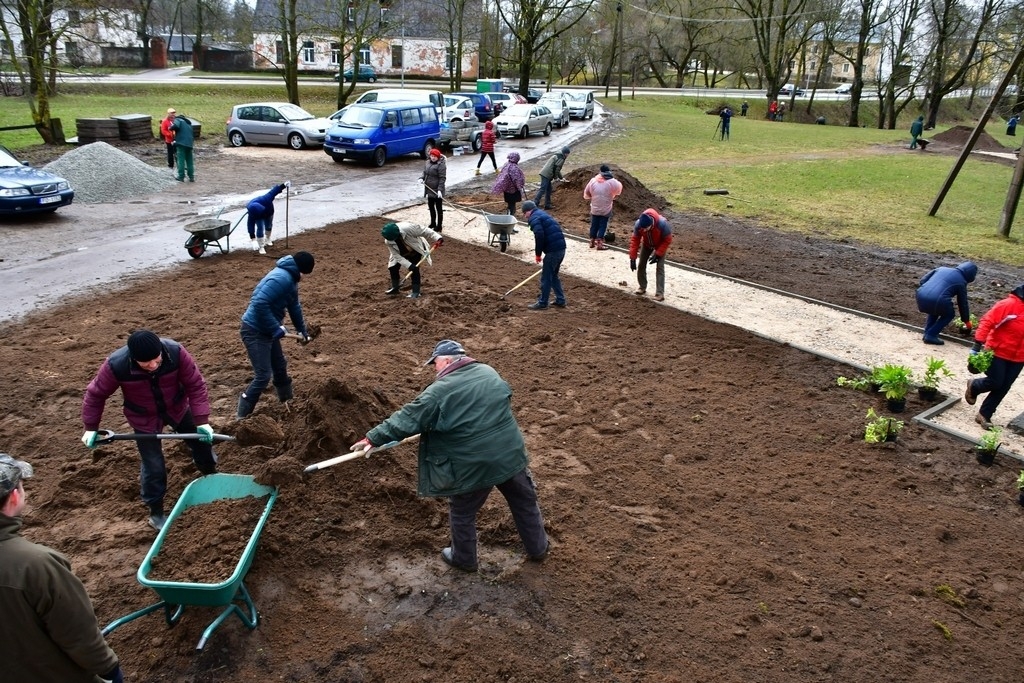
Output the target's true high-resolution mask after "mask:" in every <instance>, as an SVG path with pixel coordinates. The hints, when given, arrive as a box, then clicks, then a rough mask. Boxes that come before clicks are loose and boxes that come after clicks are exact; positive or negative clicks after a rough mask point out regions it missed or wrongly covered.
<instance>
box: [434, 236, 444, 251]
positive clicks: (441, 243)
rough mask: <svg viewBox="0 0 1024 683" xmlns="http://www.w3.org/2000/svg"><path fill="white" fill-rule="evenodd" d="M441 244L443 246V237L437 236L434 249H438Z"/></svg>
mask: <svg viewBox="0 0 1024 683" xmlns="http://www.w3.org/2000/svg"><path fill="white" fill-rule="evenodd" d="M443 246H444V238H443V237H438V238H437V241H436V242H434V249H440V248H441V247H443Z"/></svg>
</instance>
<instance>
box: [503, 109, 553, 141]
mask: <svg viewBox="0 0 1024 683" xmlns="http://www.w3.org/2000/svg"><path fill="white" fill-rule="evenodd" d="M551 120H552V115H551V110H550V109H548V108H547V107H545V106H544V105H542V104H513V105H512V106H511V107H509V108H508V109H506V110H505V111H503V112H501V114H499V115H498V118H496V119H494V128H495V129H496V130H497V133H498V135H505V136H507V137H515V136H519V137H521V138H525V137H527V136H528V135H529V134H530V133H543V134H544V135H551Z"/></svg>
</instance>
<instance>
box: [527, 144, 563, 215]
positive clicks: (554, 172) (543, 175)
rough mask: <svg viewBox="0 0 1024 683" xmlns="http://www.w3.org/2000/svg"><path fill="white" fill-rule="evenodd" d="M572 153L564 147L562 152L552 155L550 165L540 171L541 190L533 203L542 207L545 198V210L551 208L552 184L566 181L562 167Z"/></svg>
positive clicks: (545, 165) (547, 164)
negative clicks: (557, 181) (556, 181)
mask: <svg viewBox="0 0 1024 683" xmlns="http://www.w3.org/2000/svg"><path fill="white" fill-rule="evenodd" d="M571 151H572V150H571V149H569V148H568V147H563V148H562V151H561V152H556V153H555V154H553V155H551V158H550V159H548V163H546V164H544V168H542V169H541V170H540V189H538V190H537V195H536V196H535V197H534V198H533V203H534V204H536V205H537V206H540V205H541V201H540V200H541V199H542V198H543V199H544V208H545V209H550V208H551V183H552V182H554V181H555V180H565V177H564V176H563V175H562V165H563V164H564V163H565V159H566V157H568V156H569V153H570V152H571Z"/></svg>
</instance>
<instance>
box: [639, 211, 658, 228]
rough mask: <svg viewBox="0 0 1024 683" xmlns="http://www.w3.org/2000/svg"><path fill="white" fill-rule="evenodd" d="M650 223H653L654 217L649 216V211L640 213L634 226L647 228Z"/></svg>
mask: <svg viewBox="0 0 1024 683" xmlns="http://www.w3.org/2000/svg"><path fill="white" fill-rule="evenodd" d="M652 225H654V219H653V218H651V214H649V213H642V214H640V218H638V219H637V221H636V227H638V228H640V229H644V228H649V227H651V226H652Z"/></svg>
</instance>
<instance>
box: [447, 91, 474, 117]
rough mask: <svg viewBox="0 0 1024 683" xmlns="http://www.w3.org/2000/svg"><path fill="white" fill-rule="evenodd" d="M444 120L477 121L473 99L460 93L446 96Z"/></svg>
mask: <svg viewBox="0 0 1024 683" xmlns="http://www.w3.org/2000/svg"><path fill="white" fill-rule="evenodd" d="M444 120H445V121H448V122H449V123H451V122H452V121H476V120H477V118H476V107H475V106H474V105H473V100H471V99H469V98H468V97H459V96H458V95H445V96H444Z"/></svg>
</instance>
